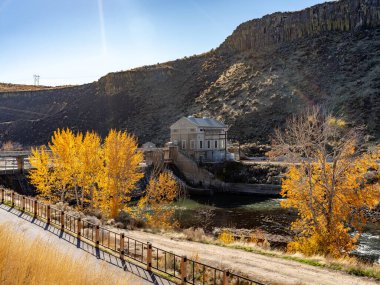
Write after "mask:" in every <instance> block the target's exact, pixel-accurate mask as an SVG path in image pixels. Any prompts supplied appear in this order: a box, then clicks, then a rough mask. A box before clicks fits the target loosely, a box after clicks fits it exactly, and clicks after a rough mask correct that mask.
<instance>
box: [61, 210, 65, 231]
mask: <svg viewBox="0 0 380 285" xmlns="http://www.w3.org/2000/svg"><path fill="white" fill-rule="evenodd" d="M64 229H65V212H64V211H61V230H62V231H63V230H64Z"/></svg>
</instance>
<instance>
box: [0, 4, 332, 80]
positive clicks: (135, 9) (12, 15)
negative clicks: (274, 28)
mask: <svg viewBox="0 0 380 285" xmlns="http://www.w3.org/2000/svg"><path fill="white" fill-rule="evenodd" d="M322 2H325V1H321V0H302V1H300V0H266V1H262V0H0V82H11V83H21V84H32V83H33V74H39V75H40V76H41V77H40V84H43V85H63V84H80V83H86V82H92V81H95V80H97V79H98V78H99V77H101V76H103V75H105V74H107V73H109V72H113V71H120V70H127V69H130V68H133V67H138V66H141V65H146V64H155V63H158V62H165V61H168V60H173V59H176V58H182V57H184V56H190V55H193V54H198V53H202V52H205V51H208V50H210V49H212V48H215V47H217V46H219V45H220V44H221V43H222V42H223V41H224V39H225V38H226V37H227V36H228V35H230V34H231V33H232V32H233V30H234V29H235V28H236V27H237V26H238V25H239V24H241V23H242V22H244V21H247V20H251V19H254V18H259V17H262V16H264V15H266V14H269V13H273V12H276V11H294V10H299V9H302V8H305V7H309V6H312V5H315V4H318V3H322Z"/></svg>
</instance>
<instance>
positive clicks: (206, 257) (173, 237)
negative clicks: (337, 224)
mask: <svg viewBox="0 0 380 285" xmlns="http://www.w3.org/2000/svg"><path fill="white" fill-rule="evenodd" d="M126 235H128V236H130V237H132V238H135V239H139V240H144V241H149V242H151V243H152V244H153V245H154V246H157V247H160V248H163V249H167V250H170V251H173V252H176V253H177V254H180V255H181V254H184V255H187V256H188V257H191V258H193V259H194V258H196V259H198V260H200V261H202V262H205V263H209V264H220V266H223V267H224V268H226V269H230V270H233V271H234V272H243V273H244V274H245V275H248V276H251V277H252V278H255V279H256V280H258V281H261V282H263V283H266V284H326V285H330V284H331V285H333V284H334V285H335V284H337V281H338V280H339V283H341V284H352V285H354V284H363V285H366V284H378V281H379V280H380V266H377V265H372V266H369V265H368V266H365V265H364V264H361V263H357V262H356V261H354V259H347V260H331V261H328V260H327V259H323V258H322V257H313V258H306V257H303V256H301V255H287V254H284V253H283V252H281V251H271V250H264V249H262V248H260V247H255V246H254V245H253V244H249V243H239V242H236V243H231V244H229V245H223V244H221V243H219V242H211V241H210V240H207V239H205V240H204V241H203V242H194V241H189V240H188V239H187V237H186V235H185V234H183V233H175V232H167V233H159V234H157V233H152V232H146V231H137V230H129V231H126ZM352 274H354V275H361V276H372V277H375V276H376V277H377V281H376V279H374V278H373V279H371V278H365V277H357V276H352Z"/></svg>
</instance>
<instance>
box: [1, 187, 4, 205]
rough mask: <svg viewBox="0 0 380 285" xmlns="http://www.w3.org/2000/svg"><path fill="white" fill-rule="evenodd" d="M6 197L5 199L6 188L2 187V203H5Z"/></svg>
mask: <svg viewBox="0 0 380 285" xmlns="http://www.w3.org/2000/svg"><path fill="white" fill-rule="evenodd" d="M4 199H5V190H4V188H1V203H2V204H4Z"/></svg>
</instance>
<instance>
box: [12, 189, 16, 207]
mask: <svg viewBox="0 0 380 285" xmlns="http://www.w3.org/2000/svg"><path fill="white" fill-rule="evenodd" d="M11 203H12V208H13V207H14V206H15V192H13V191H12V192H11Z"/></svg>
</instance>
